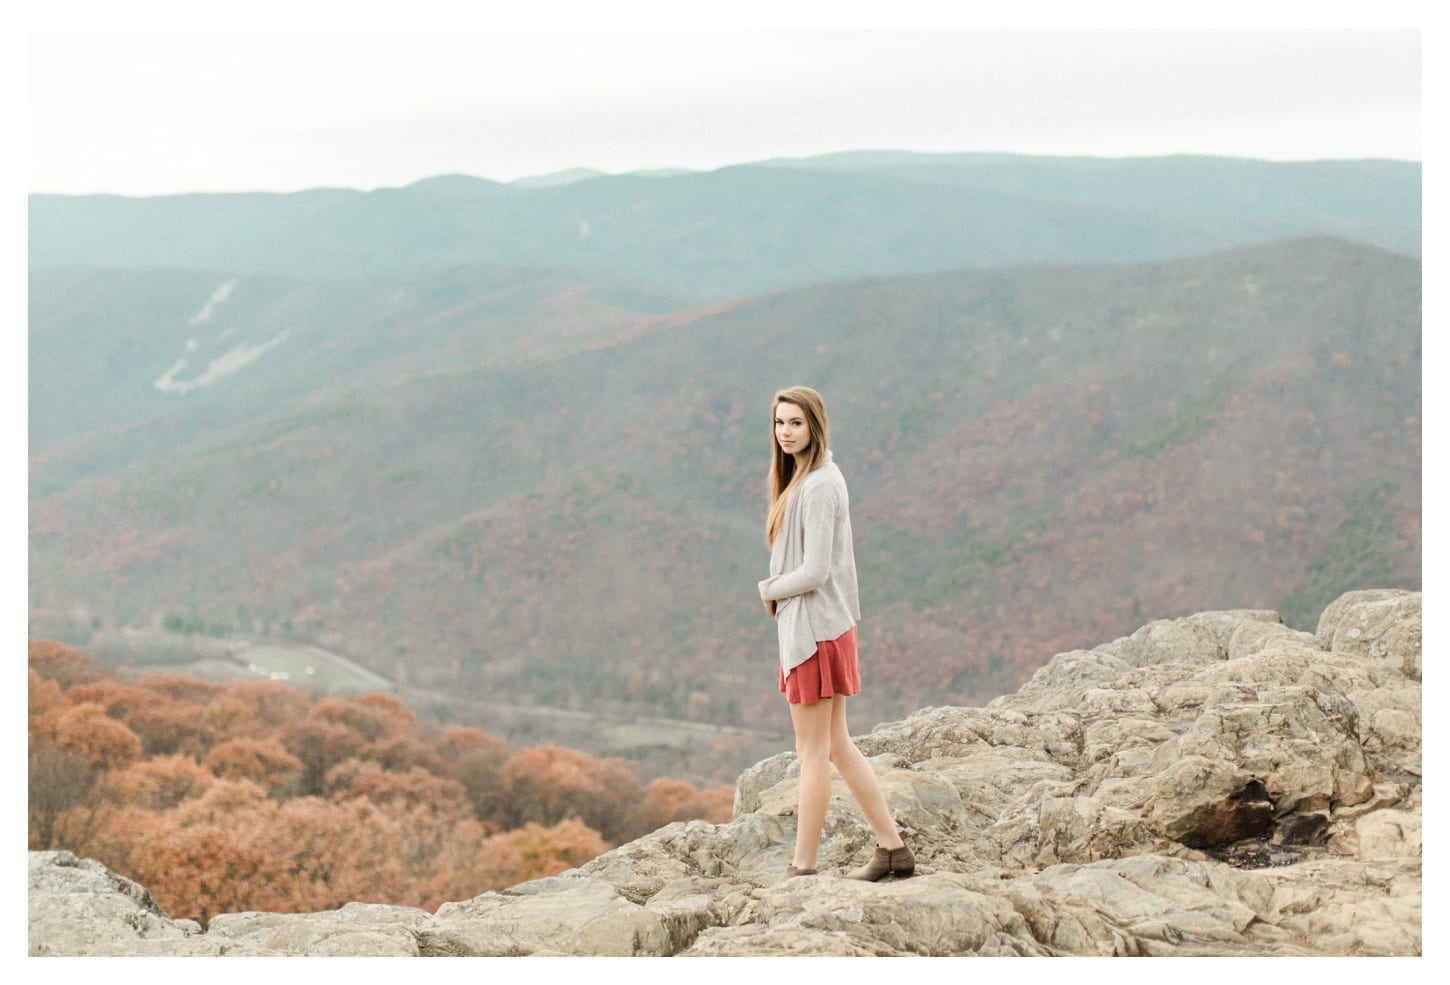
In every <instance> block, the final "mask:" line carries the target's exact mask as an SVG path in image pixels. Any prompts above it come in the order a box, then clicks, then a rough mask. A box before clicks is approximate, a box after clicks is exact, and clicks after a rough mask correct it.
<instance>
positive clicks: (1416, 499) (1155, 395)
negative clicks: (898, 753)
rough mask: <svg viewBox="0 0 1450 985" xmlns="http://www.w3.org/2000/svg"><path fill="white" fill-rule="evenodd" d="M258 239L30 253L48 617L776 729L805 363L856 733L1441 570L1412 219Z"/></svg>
mask: <svg viewBox="0 0 1450 985" xmlns="http://www.w3.org/2000/svg"><path fill="white" fill-rule="evenodd" d="M772 170H773V172H775V173H778V174H781V175H784V176H787V177H788V176H789V175H790V174H791V169H790V168H788V167H779V168H774V169H772ZM1417 176H1418V173H1417ZM696 177H697V178H698V176H696ZM727 177H728V176H727ZM807 177H811V176H809V175H808V176H807ZM869 178H870V180H872V181H878V180H884V179H882V178H881V177H880V176H879V175H878V174H875V173H874V172H873V173H872V174H871V175H869ZM633 180H636V181H661V180H664V179H644V178H639V179H633ZM670 180H675V179H670ZM782 180H785V179H784V178H783V179H782ZM811 180H815V179H814V177H811ZM599 181H600V179H592V180H588V181H582V182H576V183H573V184H569V185H564V186H562V187H560V188H557V189H553V190H552V191H553V192H558V193H563V192H566V191H568V190H570V189H574V190H575V193H576V194H579V193H582V190H584V189H588V188H589V187H590V186H593V185H596V184H598V182H599ZM472 187H473V186H472V183H470V182H462V183H461V184H459V183H454V182H445V183H443V185H442V186H440V187H439V188H437V189H435V190H434V191H435V192H436V193H437V194H440V195H442V194H445V193H447V194H450V195H455V194H456V195H460V196H461V195H472V194H474V192H473V191H472ZM1416 188H1418V186H1416ZM546 191H550V189H531V190H529V191H528V194H543V193H544V192H546ZM477 193H478V194H480V195H482V194H484V193H487V194H489V195H495V196H503V195H507V194H510V193H509V192H508V191H507V190H500V189H498V188H484V189H479V190H478V192H477ZM321 194H322V193H319V195H321ZM327 194H332V193H327ZM338 194H342V193H338ZM133 204H136V207H138V208H139V207H141V206H142V204H144V203H133ZM173 204H175V203H173ZM1070 213H1071V210H1069V212H1068V213H1060V215H1061V214H1070ZM34 214H35V213H34V212H33V213H32V215H33V216H34ZM410 214H411V213H410ZM1095 214H1096V215H1099V216H1100V215H1101V214H1102V213H1101V212H1100V211H1098V212H1096V213H1095ZM249 215H250V213H249ZM475 218H476V217H475ZM248 221H257V220H256V217H255V216H252V218H251V219H249V220H248ZM471 221H472V220H471ZM1085 223H1086V225H1085V226H1084V227H1082V228H1087V226H1091V225H1092V222H1091V220H1085ZM761 228H762V229H764V231H763V232H760V233H759V234H760V235H769V234H770V229H769V227H761ZM44 235H50V233H45V234H44ZM198 235H199V234H198ZM702 235H713V234H709V233H702ZM923 235H924V236H925V235H927V234H926V233H923ZM1102 235H1104V236H1108V235H1109V233H1107V232H1102ZM1112 235H1117V234H1112ZM42 238H43V236H42ZM263 238H264V237H263ZM787 238H788V237H787ZM224 239H225V237H217V241H218V245H217V246H216V247H215V250H216V251H218V252H214V253H212V254H209V255H205V256H204V257H202V258H203V259H205V261H206V263H207V269H201V270H197V269H183V267H184V266H186V265H178V266H177V267H176V268H170V269H146V270H119V269H108V270H99V269H95V268H94V267H89V268H80V267H76V268H69V269H61V268H57V267H50V266H47V265H45V264H41V263H39V262H37V260H38V258H37V257H34V256H33V258H32V259H33V263H32V268H33V269H32V324H31V388H32V389H31V451H32V456H31V462H30V471H31V490H32V496H31V553H30V579H31V580H30V609H31V623H32V633H33V634H36V635H44V636H50V637H54V638H58V639H62V640H65V641H66V642H69V643H72V644H73V645H82V646H84V645H86V644H87V642H88V640H87V639H86V638H78V637H86V636H88V635H89V634H92V633H95V632H97V631H98V630H102V629H109V628H112V627H115V626H122V625H135V626H164V625H166V624H167V621H168V620H171V622H172V624H176V623H177V622H178V621H180V622H183V623H187V624H196V625H205V626H209V627H213V628H214V629H215V631H217V632H223V633H232V634H248V635H252V636H256V637H261V638H269V639H276V640H282V641H297V642H306V643H313V644H316V645H319V646H323V647H327V648H329V649H331V650H334V651H336V652H339V653H343V654H346V655H347V656H348V657H349V658H351V659H353V660H355V661H356V662H358V663H359V664H362V665H364V666H366V667H368V668H370V669H371V670H372V671H374V672H377V673H379V674H382V675H383V676H385V677H388V678H390V679H392V680H394V681H396V682H398V683H399V686H400V687H402V688H405V689H407V690H408V691H409V692H411V693H412V694H414V695H417V696H418V697H419V699H420V700H421V699H423V698H424V697H425V696H426V698H427V700H428V701H431V702H434V703H435V704H434V705H433V706H434V707H437V708H439V709H442V711H441V712H440V713H441V714H447V713H448V709H449V708H450V704H449V702H450V698H451V697H456V698H457V699H458V701H459V702H460V704H459V705H458V706H459V707H461V706H462V705H461V702H462V701H463V700H464V699H467V700H470V701H476V700H478V699H479V697H480V696H483V697H484V698H485V699H487V700H492V701H499V700H503V699H506V700H508V701H509V702H511V703H514V704H518V705H521V706H525V707H528V706H545V707H548V708H551V709H556V710H577V711H584V712H588V713H590V714H596V715H601V716H604V717H606V718H609V719H612V720H629V719H631V718H632V717H652V716H663V717H669V718H681V719H689V720H692V721H697V722H705V723H713V724H718V725H722V726H738V727H746V728H774V729H779V728H781V727H782V725H783V720H782V716H783V712H782V711H781V709H780V708H779V707H778V705H777V702H778V700H779V699H778V696H777V695H776V694H775V691H774V678H773V663H772V645H771V641H772V636H773V627H772V626H771V625H770V624H769V622H768V620H766V619H765V617H764V616H763V614H762V613H761V611H760V607H759V604H758V602H757V601H756V598H755V588H754V586H755V582H756V580H757V579H758V578H759V577H761V576H762V572H763V569H764V566H765V548H764V544H763V540H762V532H761V519H762V510H763V484H764V467H765V461H766V453H767V448H768V441H769V435H768V425H767V412H768V402H769V399H770V394H771V392H772V391H773V390H774V389H776V388H777V387H779V386H782V385H786V384H789V383H794V382H809V383H811V384H812V385H815V386H816V387H818V388H819V389H820V390H821V391H822V392H823V393H824V395H825V396H826V398H827V401H828V404H829V406H830V408H831V412H832V427H833V447H834V448H835V450H836V455H837V459H838V461H839V462H840V464H841V466H842V468H843V470H844V471H845V474H846V476H847V479H848V482H849V483H850V486H851V493H852V501H853V517H854V521H855V527H856V540H857V545H858V546H857V549H858V563H859V565H860V568H861V580H862V594H863V599H862V602H863V610H864V621H863V626H862V646H863V649H862V653H863V659H864V660H865V662H866V681H867V693H866V694H865V695H863V696H862V697H861V698H860V699H858V702H857V705H856V708H857V710H856V711H855V712H854V717H853V723H852V724H853V728H856V729H864V728H867V727H869V726H870V725H871V724H873V723H874V722H875V721H879V720H883V719H886V718H888V717H899V716H900V715H902V714H904V713H906V712H909V711H910V710H913V709H915V708H918V707H921V706H924V705H938V704H947V703H954V702H965V703H976V702H980V701H982V700H985V699H987V698H990V697H992V696H994V695H996V694H999V693H1003V692H1005V691H1008V690H1012V689H1014V688H1015V687H1016V686H1018V685H1019V684H1020V683H1021V682H1022V681H1023V680H1024V679H1025V678H1026V677H1027V676H1028V675H1030V673H1031V672H1032V671H1033V670H1034V669H1035V668H1036V667H1037V666H1039V665H1040V664H1042V663H1043V662H1045V661H1046V660H1047V659H1048V658H1050V657H1051V656H1052V654H1053V653H1055V652H1058V651H1060V650H1065V649H1070V648H1073V647H1075V646H1079V645H1090V644H1093V643H1095V642H1100V641H1101V640H1104V639H1111V638H1113V636H1115V635H1117V634H1121V633H1125V632H1128V631H1130V630H1131V629H1133V628H1136V627H1137V626H1139V625H1141V624H1142V623H1143V622H1145V621H1147V620H1148V619H1153V618H1159V617H1173V616H1178V615H1183V614H1187V613H1190V612H1193V611H1198V610H1202V609H1209V608H1220V609H1221V608H1232V607H1235V606H1238V605H1245V604H1254V605H1259V604H1263V602H1264V600H1277V602H1278V606H1279V608H1280V609H1281V611H1283V612H1284V614H1285V616H1286V618H1287V619H1289V620H1290V621H1291V622H1294V621H1296V620H1297V621H1299V622H1300V624H1301V625H1302V621H1303V620H1305V619H1307V618H1310V616H1311V615H1312V614H1315V613H1317V612H1319V611H1320V610H1321V609H1322V608H1323V607H1324V605H1326V604H1327V602H1328V601H1329V600H1331V599H1332V598H1334V597H1336V596H1337V595H1338V594H1339V593H1340V592H1342V591H1344V590H1346V589H1351V588H1363V587H1366V586H1369V585H1374V586H1376V587H1402V588H1418V587H1419V572H1420V527H1419V524H1420V509H1421V503H1420V474H1421V473H1420V434H1421V429H1420V421H1419V415H1420V370H1421V366H1420V332H1421V326H1420V265H1419V262H1418V260H1417V259H1414V258H1412V257H1410V256H1406V255H1402V254H1396V253H1392V252H1386V251H1384V250H1382V249H1379V248H1375V247H1371V246H1366V245H1363V244H1361V243H1355V242H1350V241H1347V240H1343V239H1337V238H1329V237H1311V238H1305V239H1294V240H1284V241H1278V242H1272V243H1265V244H1259V245H1253V246H1243V247H1237V248H1234V249H1229V250H1223V251H1218V252H1207V251H1205V252H1204V253H1203V255H1199V256H1189V257H1180V258H1177V259H1172V260H1162V261H1158V262H1151V263H1147V262H1133V263H1124V262H1120V261H1123V260H1127V259H1131V256H1130V255H1129V254H1131V253H1132V252H1133V250H1129V249H1126V248H1125V249H1124V251H1123V255H1122V256H1116V257H1112V256H1110V257H1105V258H1100V259H1099V262H1096V263H1092V264H1082V263H1075V264H1071V265H1066V264H1058V265H1047V264H1033V265H1030V266H1026V265H1024V266H1010V267H1000V268H996V269H966V267H965V266H964V265H963V266H962V267H961V268H960V269H950V270H934V271H932V272H922V273H901V272H899V271H886V272H882V271H874V272H873V274H872V275H871V276H867V277H855V276H845V277H844V278H843V279H839V280H834V281H825V282H820V283H810V284H808V285H807V286H797V287H791V288H789V289H786V288H785V286H784V285H783V284H777V285H776V286H775V287H774V288H772V289H770V290H768V291H767V292H765V293H761V294H756V295H752V296H738V297H733V300H729V301H723V302H720V301H708V300H707V298H709V297H710V296H711V295H713V294H720V293H722V292H724V291H725V289H724V288H723V287H722V288H719V289H718V290H716V289H708V290H707V289H700V285H701V284H704V283H705V282H706V281H709V280H710V279H711V278H710V276H709V275H703V274H702V276H701V278H699V279H697V280H696V281H694V282H692V283H689V284H688V285H686V284H685V279H684V278H683V277H682V275H680V274H678V273H674V274H671V275H670V277H664V276H663V275H661V279H660V280H659V281H658V282H647V281H645V280H641V279H631V276H627V275H626V273H625V272H624V271H622V270H614V271H612V272H610V273H608V274H607V275H601V274H600V273H599V272H598V270H597V269H596V270H594V271H590V270H589V269H587V268H588V265H587V264H582V263H580V264H577V265H576V264H575V263H574V261H576V260H578V258H577V257H573V258H570V263H569V264H567V265H566V264H564V263H560V264H557V265H551V266H549V267H547V268H538V269H535V268H521V267H518V266H511V265H505V264H503V263H502V262H501V261H497V260H495V261H491V262H488V263H482V262H477V261H476V260H475V261H469V262H468V263H464V261H463V258H462V257H460V256H457V255H451V256H452V260H453V261H456V262H457V263H458V264H459V265H456V266H448V267H434V266H428V265H426V264H424V263H423V262H422V261H421V260H419V261H417V265H418V267H419V269H417V270H414V271H408V270H403V269H400V268H399V267H398V266H397V265H394V264H391V263H389V264H386V266H387V267H388V270H387V272H386V273H375V274H372V275H368V276H362V275H360V274H358V273H357V272H356V271H354V272H353V273H350V274H347V275H345V276H344V275H340V274H339V275H335V276H330V277H322V276H317V275H316V272H315V271H313V272H312V273H311V274H309V273H308V272H306V271H301V270H299V271H294V272H293V273H291V274H289V275H287V276H282V275H280V274H263V273H257V272H255V271H254V270H251V269H246V265H245V263H243V262H242V260H241V259H237V258H235V257H234V258H233V259H232V260H228V259H227V258H226V257H225V256H223V255H222V253H223V252H225V251H224V250H223V246H224V245H225V244H224V243H223V242H222V241H223V240H224ZM261 241H262V240H261V239H255V240H254V242H255V243H260V242H261ZM32 242H33V243H34V242H35V240H34V239H33V240H32ZM346 246H347V248H346V249H345V250H342V252H344V253H349V252H350V251H352V252H355V251H358V250H365V249H366V247H365V244H363V243H362V242H361V241H360V240H359V239H358V238H357V237H351V241H350V242H349V243H347V244H346ZM981 248H982V249H986V247H981ZM340 249H341V248H340ZM540 249H542V247H540ZM1134 249H1136V247H1135V248H1134ZM263 252H265V251H263ZM425 252H426V251H425ZM445 252H446V251H445ZM907 252H909V251H907ZM729 253H730V249H729V245H728V243H727V244H725V246H722V253H721V255H722V256H724V255H726V254H729ZM747 253H749V250H748V249H745V248H744V247H742V249H741V250H740V252H739V255H741V256H743V255H745V254H747ZM46 255H48V254H44V253H42V256H46ZM259 255H260V254H259ZM339 255H340V254H339ZM944 255H945V254H936V255H934V256H935V259H934V260H932V261H931V262H932V263H939V262H941V260H942V257H943V256H944ZM1008 256H1009V254H1008V253H1003V254H1001V255H1000V256H998V257H996V258H995V259H998V260H1004V261H1005V260H1006V259H1007V258H1008ZM1058 258H1059V259H1060V258H1061V257H1058ZM102 259H104V258H103V257H101V256H90V257H89V259H88V260H87V262H89V263H95V262H98V261H100V260H102ZM435 260H436V257H435ZM516 260H517V258H514V259H511V260H510V261H509V263H510V264H512V263H514V262H515V261H516ZM289 262H290V261H289ZM318 262H319V263H321V261H320V260H319V261H318ZM349 262H352V261H351V260H349ZM380 262H381V261H380ZM632 262H633V261H632ZM681 262H682V263H683V261H681ZM695 262H696V264H697V265H698V266H700V267H701V268H702V269H703V268H705V267H708V266H709V264H708V263H706V262H705V261H704V260H696V261H695ZM818 262H821V261H817V260H814V259H812V260H806V259H802V260H801V261H800V263H799V264H797V265H796V266H795V267H794V268H793V269H792V270H787V271H785V272H784V273H782V274H781V279H782V280H786V281H789V280H791V279H801V280H806V279H809V278H812V277H820V276H822V274H823V272H824V266H821V267H817V266H814V264H817V263H818ZM862 262H863V265H867V266H869V265H870V263H871V262H874V261H869V260H863V261H862ZM720 264H721V265H722V266H723V267H729V266H730V262H728V261H726V260H720ZM340 265H343V264H340ZM566 267H567V268H568V269H566ZM807 268H809V269H807ZM736 273H738V271H737V272H736ZM736 273H732V274H731V275H730V276H731V277H732V278H734V277H736ZM751 276H754V275H751ZM719 283H721V284H723V283H724V280H723V279H722V280H720V281H719ZM732 283H734V284H735V285H736V287H733V288H730V290H731V291H734V290H736V289H737V288H738V287H739V286H740V285H744V284H748V283H750V277H749V276H745V275H740V277H739V279H738V280H734V281H732ZM228 284H230V285H231V287H229V288H226V289H225V290H223V288H225V287H226V285H228ZM682 285H683V286H682ZM208 306H210V307H208ZM203 313H205V317H202V315H203ZM158 382H159V383H160V384H161V385H159V386H158ZM187 382H190V383H191V384H193V385H192V386H191V387H190V388H186V387H185V386H182V384H185V383H187ZM1308 628H1312V627H1308ZM97 655H98V656H104V653H101V652H97ZM449 719H450V720H452V721H466V719H463V718H461V717H459V716H458V715H449ZM480 724H485V727H486V723H480Z"/></svg>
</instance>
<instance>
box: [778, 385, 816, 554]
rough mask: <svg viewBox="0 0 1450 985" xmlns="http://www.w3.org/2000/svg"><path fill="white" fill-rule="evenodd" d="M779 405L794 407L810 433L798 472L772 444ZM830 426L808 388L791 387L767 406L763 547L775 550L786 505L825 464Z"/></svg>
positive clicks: (787, 456) (790, 457) (792, 460)
mask: <svg viewBox="0 0 1450 985" xmlns="http://www.w3.org/2000/svg"><path fill="white" fill-rule="evenodd" d="M781 404H794V405H795V406H797V407H799V408H800V409H801V413H802V414H803V415H804V416H805V419H806V427H807V428H809V429H810V432H811V446H810V447H809V448H808V449H806V454H805V459H806V460H805V462H804V463H803V466H802V467H801V468H800V469H799V471H797V469H796V458H795V456H794V455H791V454H787V453H786V451H785V450H784V449H783V448H781V447H780V442H779V441H776V440H775V411H776V408H777V407H779V406H780V405H781ZM830 433H831V427H830V423H829V422H828V421H827V420H826V402H825V401H824V400H822V399H821V395H820V394H819V393H817V392H816V391H814V390H812V389H811V388H810V387H808V386H792V387H787V388H786V389H784V390H778V391H776V394H775V399H774V400H773V401H771V403H770V474H769V475H768V476H767V478H766V486H767V489H768V490H769V493H770V509H769V511H768V512H767V513H766V517H765V546H766V547H774V546H775V535H776V534H778V533H779V532H780V525H781V521H783V520H784V519H785V504H786V502H787V501H788V500H789V499H790V494H791V493H792V492H794V491H795V487H796V486H798V485H799V484H800V482H801V480H802V479H804V478H805V477H806V475H808V474H809V473H810V472H811V470H813V469H815V468H816V467H817V466H819V465H820V464H821V463H822V462H824V461H825V460H826V449H827V448H828V447H830V441H829V439H830Z"/></svg>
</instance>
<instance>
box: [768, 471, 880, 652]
mask: <svg viewBox="0 0 1450 985" xmlns="http://www.w3.org/2000/svg"><path fill="white" fill-rule="evenodd" d="M850 506H851V503H850V499H849V497H848V496H847V495H846V478H845V476H843V475H841V470H840V469H839V468H837V467H836V463H835V456H834V455H832V454H831V452H830V451H829V450H827V452H826V460H825V461H824V462H823V463H821V465H820V466H819V467H817V468H816V469H814V470H813V471H812V472H810V473H809V474H808V475H807V476H806V477H805V478H804V479H803V480H802V481H801V484H800V485H799V486H797V487H796V490H795V492H793V493H791V496H790V499H789V501H787V503H786V507H785V518H784V519H783V520H782V522H781V525H780V530H779V531H778V532H777V533H776V535H775V546H774V547H773V548H772V549H771V552H770V577H769V578H767V579H765V580H764V581H762V582H761V583H760V597H761V599H762V600H764V601H770V600H771V599H774V600H775V603H776V607H775V621H776V631H777V633H778V635H779V637H780V668H781V670H782V671H784V672H785V673H787V674H789V673H790V672H791V671H792V670H793V669H794V668H796V667H798V666H800V665H801V664H803V663H805V662H806V661H807V660H809V659H810V658H811V656H812V654H814V653H815V652H816V643H817V642H818V641H823V640H833V639H835V638H836V637H838V636H840V635H841V634H842V633H844V632H846V631H847V630H848V629H850V628H851V627H852V626H854V625H856V623H857V622H858V621H860V619H861V603H860V600H859V598H858V597H857V592H856V557H855V554H854V553H853V551H852V548H851V513H850Z"/></svg>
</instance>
